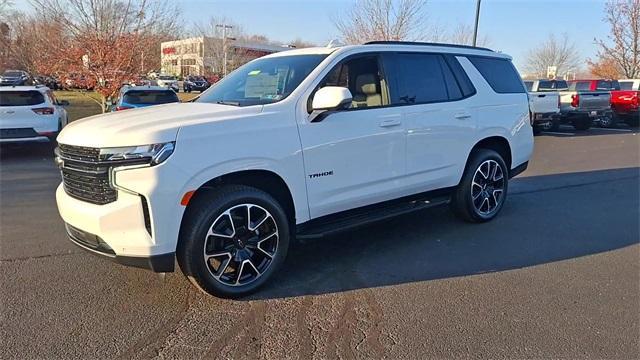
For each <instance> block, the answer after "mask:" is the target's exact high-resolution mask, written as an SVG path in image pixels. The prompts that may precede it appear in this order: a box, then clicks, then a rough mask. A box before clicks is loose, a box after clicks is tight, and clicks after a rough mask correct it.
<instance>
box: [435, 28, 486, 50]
mask: <svg viewBox="0 0 640 360" xmlns="http://www.w3.org/2000/svg"><path fill="white" fill-rule="evenodd" d="M446 38H447V40H448V41H449V42H451V43H452V44H460V45H473V26H471V25H469V24H465V23H458V25H456V27H455V28H454V29H453V31H452V32H451V35H450V36H448V37H446ZM490 44H491V41H490V40H489V37H488V36H487V35H482V36H480V37H479V38H478V39H477V45H478V46H485V47H486V46H489V45H490Z"/></svg>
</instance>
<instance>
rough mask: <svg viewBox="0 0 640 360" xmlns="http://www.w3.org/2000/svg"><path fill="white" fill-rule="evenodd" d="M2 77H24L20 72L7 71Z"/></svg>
mask: <svg viewBox="0 0 640 360" xmlns="http://www.w3.org/2000/svg"><path fill="white" fill-rule="evenodd" d="M2 76H6V77H20V76H22V73H21V72H20V71H5V72H4V74H2Z"/></svg>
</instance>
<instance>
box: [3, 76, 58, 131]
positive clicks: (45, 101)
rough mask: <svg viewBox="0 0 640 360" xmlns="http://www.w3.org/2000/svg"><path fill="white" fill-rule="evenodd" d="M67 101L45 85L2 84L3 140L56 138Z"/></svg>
mask: <svg viewBox="0 0 640 360" xmlns="http://www.w3.org/2000/svg"><path fill="white" fill-rule="evenodd" d="M68 104H69V103H68V102H67V101H65V100H63V101H58V100H57V99H56V98H55V96H54V95H53V92H52V91H51V90H50V89H49V88H47V87H44V86H11V87H0V143H8V142H46V141H54V140H55V139H56V136H57V135H58V132H59V131H60V130H62V128H63V127H64V126H65V125H66V124H67V111H66V110H65V109H64V106H66V105H68Z"/></svg>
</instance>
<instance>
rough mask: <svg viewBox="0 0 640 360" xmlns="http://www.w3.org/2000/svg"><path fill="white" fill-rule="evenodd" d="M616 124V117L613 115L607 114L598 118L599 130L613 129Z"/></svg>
mask: <svg viewBox="0 0 640 360" xmlns="http://www.w3.org/2000/svg"><path fill="white" fill-rule="evenodd" d="M617 123H618V118H617V116H616V115H613V114H608V115H605V116H603V117H602V118H600V122H599V123H598V126H600V127H601V128H605V129H608V128H613V127H615V126H616V124H617Z"/></svg>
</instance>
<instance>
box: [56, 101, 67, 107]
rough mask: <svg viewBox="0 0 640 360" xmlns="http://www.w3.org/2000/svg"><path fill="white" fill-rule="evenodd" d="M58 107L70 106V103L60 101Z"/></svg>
mask: <svg viewBox="0 0 640 360" xmlns="http://www.w3.org/2000/svg"><path fill="white" fill-rule="evenodd" d="M58 105H60V106H69V101H67V100H58Z"/></svg>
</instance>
